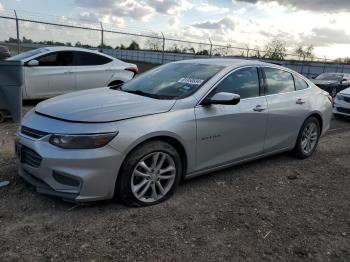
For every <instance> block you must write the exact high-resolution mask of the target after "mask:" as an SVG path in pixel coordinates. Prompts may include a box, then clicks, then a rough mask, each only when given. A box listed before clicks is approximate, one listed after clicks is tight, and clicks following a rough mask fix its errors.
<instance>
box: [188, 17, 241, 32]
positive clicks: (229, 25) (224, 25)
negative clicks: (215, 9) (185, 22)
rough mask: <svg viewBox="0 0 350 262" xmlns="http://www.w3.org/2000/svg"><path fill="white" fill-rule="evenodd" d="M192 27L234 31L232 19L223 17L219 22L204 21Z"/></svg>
mask: <svg viewBox="0 0 350 262" xmlns="http://www.w3.org/2000/svg"><path fill="white" fill-rule="evenodd" d="M192 26H193V27H198V28H201V29H228V30H234V29H235V26H236V24H235V22H234V21H233V19H232V18H229V17H225V18H223V19H221V20H219V21H206V22H202V23H197V24H193V25H192Z"/></svg>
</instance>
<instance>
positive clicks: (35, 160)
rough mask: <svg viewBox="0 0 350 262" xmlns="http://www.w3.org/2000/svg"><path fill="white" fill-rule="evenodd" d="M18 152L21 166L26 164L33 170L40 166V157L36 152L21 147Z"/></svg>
mask: <svg viewBox="0 0 350 262" xmlns="http://www.w3.org/2000/svg"><path fill="white" fill-rule="evenodd" d="M20 150H21V162H22V163H23V164H27V165H29V166H32V167H34V168H38V167H39V166H40V164H41V161H42V157H41V156H40V155H39V154H38V153H37V152H35V151H34V150H32V149H30V148H28V147H26V146H23V145H22V146H21V149H20Z"/></svg>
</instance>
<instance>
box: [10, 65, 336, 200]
mask: <svg viewBox="0 0 350 262" xmlns="http://www.w3.org/2000/svg"><path fill="white" fill-rule="evenodd" d="M331 115H332V99H331V98H330V97H329V95H328V93H326V92H324V91H322V90H321V89H319V88H318V87H316V86H315V85H314V84H313V83H311V82H310V81H309V80H308V79H306V78H305V77H303V76H301V75H300V74H298V73H296V72H294V71H292V70H289V69H286V68H284V67H280V66H277V65H272V64H267V63H262V62H258V61H247V60H236V59H197V60H187V61H181V62H175V63H169V64H166V65H163V66H160V67H158V68H155V69H153V70H151V71H149V72H147V73H144V74H142V75H140V76H139V77H137V78H135V79H133V80H131V81H130V82H127V83H125V84H122V85H118V86H114V87H109V88H104V89H101V88H99V89H93V90H86V91H80V92H75V93H71V94H67V95H63V96H59V97H56V98H53V99H50V100H47V101H44V102H41V103H40V104H38V105H37V106H36V107H35V109H33V110H32V111H30V112H29V113H28V114H27V115H26V116H25V118H24V119H23V121H22V124H21V128H20V129H19V130H18V132H17V137H16V153H17V158H18V167H19V175H20V176H21V177H23V178H24V179H25V180H27V181H28V182H29V183H31V184H32V185H34V186H35V187H36V189H37V191H38V192H41V193H45V194H50V195H55V196H58V197H61V198H63V199H65V200H70V201H75V202H83V201H95V200H102V199H110V198H113V197H115V196H116V197H117V199H119V200H121V201H122V202H123V203H125V204H127V205H132V206H147V205H153V204H157V203H160V202H162V201H164V200H166V199H167V198H168V197H169V196H171V194H172V193H173V192H174V190H175V189H176V187H177V185H178V184H179V182H180V181H181V180H182V179H188V178H191V177H194V176H198V175H202V174H205V173H208V172H213V171H216V170H219V169H222V168H226V167H229V166H232V165H237V164H240V163H243V162H246V161H251V160H254V159H258V158H262V157H266V156H269V155H272V154H277V153H281V152H284V151H293V152H294V154H295V155H296V156H297V157H299V158H307V157H309V156H311V155H312V154H313V152H314V151H315V150H316V147H317V144H318V141H319V138H320V137H321V136H322V135H323V134H324V133H325V132H326V131H327V130H328V128H329V125H330V119H331Z"/></svg>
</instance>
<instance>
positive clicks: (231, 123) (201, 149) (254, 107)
mask: <svg viewBox="0 0 350 262" xmlns="http://www.w3.org/2000/svg"><path fill="white" fill-rule="evenodd" d="M259 83H260V81H259V75H258V70H257V68H255V67H246V68H242V69H238V70H236V71H234V72H232V73H230V74H229V75H228V76H226V77H225V78H224V79H223V80H222V81H221V82H220V83H219V84H218V85H217V86H216V87H215V88H214V90H213V91H212V92H211V93H210V94H209V96H212V95H214V94H215V93H218V92H231V93H235V94H239V95H240V96H241V101H240V102H239V103H238V104H237V105H198V106H197V107H196V108H195V114H196V121H197V169H198V170H201V169H206V168H210V167H215V166H220V165H225V164H229V163H231V162H235V161H240V160H243V159H248V158H252V157H255V156H258V155H260V154H262V153H263V149H264V139H265V132H266V124H267V117H268V108H267V102H266V98H265V96H260V93H261V92H260V85H259Z"/></svg>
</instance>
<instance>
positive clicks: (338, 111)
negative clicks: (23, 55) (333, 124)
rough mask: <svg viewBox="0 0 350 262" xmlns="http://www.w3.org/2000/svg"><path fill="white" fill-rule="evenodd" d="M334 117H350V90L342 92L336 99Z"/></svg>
mask: <svg viewBox="0 0 350 262" xmlns="http://www.w3.org/2000/svg"><path fill="white" fill-rule="evenodd" d="M333 113H334V115H336V116H338V115H343V116H350V88H347V89H344V90H342V91H340V92H339V93H338V94H337V96H336V97H335V99H334V104H333Z"/></svg>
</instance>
